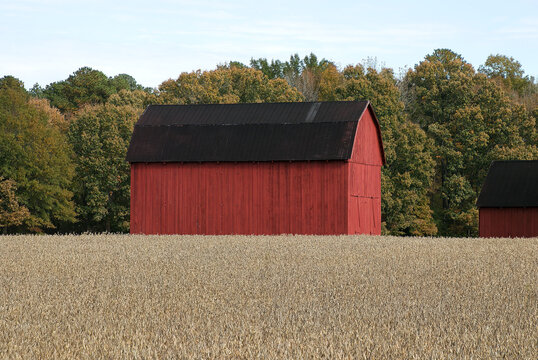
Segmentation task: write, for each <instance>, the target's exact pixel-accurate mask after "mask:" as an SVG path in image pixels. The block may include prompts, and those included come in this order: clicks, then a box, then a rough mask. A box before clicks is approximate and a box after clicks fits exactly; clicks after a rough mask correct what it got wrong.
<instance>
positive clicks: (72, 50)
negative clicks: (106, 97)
mask: <svg viewBox="0 0 538 360" xmlns="http://www.w3.org/2000/svg"><path fill="white" fill-rule="evenodd" d="M0 34H1V36H0V77H2V76H5V75H13V76H15V77H17V78H18V79H20V80H22V81H23V82H24V83H25V86H26V87H27V88H30V87H32V85H33V84H35V83H39V84H40V85H41V86H45V85H47V84H49V83H51V82H54V81H60V80H64V79H66V78H67V77H68V76H69V75H70V74H72V73H73V72H75V71H76V70H77V69H79V68H81V67H83V66H89V67H92V68H94V69H97V70H101V71H103V72H104V73H105V74H107V75H108V76H114V75H117V74H120V73H126V74H129V75H131V76H133V77H134V78H135V79H136V80H137V81H138V82H139V83H141V84H142V85H144V86H148V87H157V86H158V85H159V84H160V83H162V82H163V81H165V80H167V79H169V78H173V79H176V78H177V77H178V76H179V74H180V73H181V72H190V71H193V70H197V69H201V70H210V69H214V68H215V67H216V65H217V64H222V63H225V62H227V61H240V62H243V63H245V64H248V63H249V61H250V59H251V58H261V57H264V58H267V59H269V60H270V59H280V60H287V59H289V57H290V55H291V54H294V53H298V54H299V55H301V57H304V56H305V55H307V54H310V53H311V52H313V53H314V54H316V55H317V56H318V58H326V59H328V60H331V61H333V62H335V63H336V64H337V65H338V66H341V67H343V66H345V65H349V64H357V63H360V62H363V61H364V60H365V59H367V58H376V59H377V62H378V63H379V64H381V65H385V66H387V67H391V68H393V69H394V70H395V72H396V74H398V73H400V72H401V71H403V70H404V69H407V68H409V67H413V66H414V65H416V64H418V63H419V62H420V61H422V60H423V59H424V57H425V56H426V55H427V54H430V53H432V51H433V50H434V49H438V48H449V49H451V50H453V51H455V52H457V53H459V54H461V55H462V56H463V57H464V59H465V60H466V61H468V62H470V63H471V64H473V65H474V66H475V68H478V66H479V65H481V64H483V63H484V62H485V60H486V59H487V57H488V56H489V55H491V54H503V55H508V56H512V57H514V58H515V59H516V60H518V61H519V62H520V63H521V64H522V66H523V69H524V70H525V73H526V74H527V75H531V76H534V77H536V78H538V0H511V1H506V0H504V1H496V0H494V1H473V0H466V1H460V0H453V1H446V0H444V1H436V0H428V1H422V0H419V1H396V0H394V1H386V0H373V1H338V0H333V1H327V0H324V1H318V0H311V1H292V0H289V1H280V0H273V1H252V0H248V1H247V0H233V1H224V0H222V1H206V0H200V1H189V0H179V1H173V0H153V1H139V0H130V1H115V0H108V1H102V0H95V1H77V0H70V1H64V0H0Z"/></svg>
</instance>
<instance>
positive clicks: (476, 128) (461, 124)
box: [402, 49, 538, 236]
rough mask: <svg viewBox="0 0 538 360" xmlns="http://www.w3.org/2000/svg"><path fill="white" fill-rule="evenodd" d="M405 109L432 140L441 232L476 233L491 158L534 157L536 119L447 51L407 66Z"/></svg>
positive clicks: (460, 59)
mask: <svg viewBox="0 0 538 360" xmlns="http://www.w3.org/2000/svg"><path fill="white" fill-rule="evenodd" d="M402 89H403V92H404V99H406V110H407V111H408V113H409V114H410V116H411V119H413V121H415V122H416V123H417V124H419V125H420V126H421V127H422V128H423V129H424V130H425V131H426V133H427V134H428V137H429V138H430V139H432V140H433V142H434V146H433V155H434V159H435V160H436V163H437V165H436V175H435V184H434V192H433V196H432V204H433V208H434V211H435V214H434V216H435V218H436V221H437V223H438V225H439V228H440V232H441V234H443V235H452V236H462V235H466V236H467V235H475V234H477V230H478V227H477V225H478V217H477V216H478V212H477V210H476V206H475V202H476V198H477V194H478V192H479V191H480V188H481V186H482V182H483V180H484V177H485V175H486V172H487V169H488V167H489V163H490V162H491V160H495V159H502V158H511V157H512V156H514V155H515V154H514V153H513V152H512V151H510V149H517V152H518V155H517V157H518V158H526V157H533V156H537V154H538V153H537V147H536V127H535V120H534V118H532V117H530V116H529V115H528V113H527V112H526V111H525V109H524V108H523V107H522V106H521V105H519V104H517V103H515V102H514V101H512V100H511V99H510V98H509V97H507V96H506V95H505V93H504V91H503V90H502V89H501V88H500V87H499V86H498V85H497V84H495V82H493V81H491V80H490V79H488V78H487V77H486V76H485V75H483V74H480V73H476V72H475V70H474V69H473V67H472V66H471V64H469V63H467V62H466V61H465V60H464V59H463V58H462V57H461V56H460V55H458V54H456V53H454V52H452V51H450V50H448V49H440V50H435V51H434V52H433V53H432V54H431V55H428V56H426V58H425V60H424V61H422V62H421V63H420V64H418V65H416V66H415V68H414V69H412V70H409V72H408V73H407V75H406V78H405V79H404V82H403V85H402Z"/></svg>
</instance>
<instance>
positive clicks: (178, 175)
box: [127, 101, 385, 234]
mask: <svg viewBox="0 0 538 360" xmlns="http://www.w3.org/2000/svg"><path fill="white" fill-rule="evenodd" d="M127 161H129V162H130V163H131V233H136V234H138V233H142V234H380V233H381V166H382V165H383V164H384V162H385V157H384V153H383V144H382V141H381V133H380V130H379V123H378V121H377V119H376V116H375V114H374V111H373V109H372V106H371V105H370V103H369V102H368V101H360V102H357V101H346V102H315V103H273V104H226V105H223V104H214V105H152V106H149V107H148V108H147V109H146V111H145V112H144V113H143V114H142V116H141V117H140V119H139V121H138V122H137V124H136V125H135V129H134V132H133V135H132V138H131V144H130V146H129V150H128V153H127Z"/></svg>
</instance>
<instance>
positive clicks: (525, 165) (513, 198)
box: [476, 160, 538, 207]
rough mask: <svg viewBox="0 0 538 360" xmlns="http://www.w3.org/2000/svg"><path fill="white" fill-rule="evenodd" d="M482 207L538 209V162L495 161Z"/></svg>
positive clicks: (482, 199) (482, 194)
mask: <svg viewBox="0 0 538 360" xmlns="http://www.w3.org/2000/svg"><path fill="white" fill-rule="evenodd" d="M476 205H477V206H478V207H538V160H511V161H493V162H492V163H491V165H490V167H489V171H488V175H487V176H486V180H485V181H484V185H483V186H482V191H481V192H480V196H478V200H477V202H476Z"/></svg>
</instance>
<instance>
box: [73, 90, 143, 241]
mask: <svg viewBox="0 0 538 360" xmlns="http://www.w3.org/2000/svg"><path fill="white" fill-rule="evenodd" d="M113 100H114V101H116V103H118V102H120V100H121V99H120V97H119V96H118V98H117V99H113ZM141 112H142V109H141V108H139V107H135V106H132V105H130V104H128V105H121V104H120V105H114V104H102V105H86V106H85V107H83V108H82V109H81V110H80V111H79V112H77V114H76V116H75V117H74V119H73V121H72V122H71V126H70V129H69V141H70V143H71V144H72V146H73V150H74V152H75V155H76V156H75V159H76V161H75V162H76V171H75V177H74V192H75V197H74V199H75V203H76V209H77V213H78V217H79V220H80V222H79V227H78V230H81V231H96V232H97V231H107V232H110V231H114V232H118V231H127V230H128V229H129V201H130V170H129V164H128V163H127V162H126V161H125V156H126V154H127V148H128V146H129V141H130V139H131V134H132V131H133V127H134V124H135V122H136V121H137V120H138V117H139V116H140V114H141Z"/></svg>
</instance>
